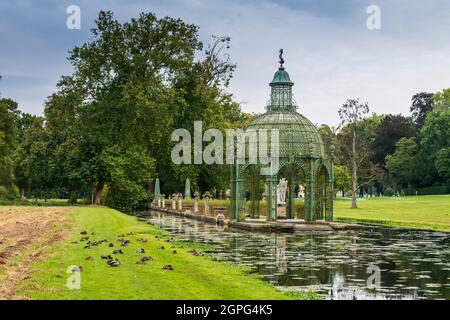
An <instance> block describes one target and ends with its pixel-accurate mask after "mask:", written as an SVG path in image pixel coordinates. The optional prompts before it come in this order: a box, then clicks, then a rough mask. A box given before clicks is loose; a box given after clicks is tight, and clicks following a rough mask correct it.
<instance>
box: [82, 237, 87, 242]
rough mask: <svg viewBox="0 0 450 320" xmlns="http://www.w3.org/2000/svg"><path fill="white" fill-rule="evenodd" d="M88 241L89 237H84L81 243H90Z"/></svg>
mask: <svg viewBox="0 0 450 320" xmlns="http://www.w3.org/2000/svg"><path fill="white" fill-rule="evenodd" d="M88 240H89V237H83V238H81V239H80V242H84V241H88Z"/></svg>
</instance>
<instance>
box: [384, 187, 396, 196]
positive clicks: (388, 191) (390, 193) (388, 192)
mask: <svg viewBox="0 0 450 320" xmlns="http://www.w3.org/2000/svg"><path fill="white" fill-rule="evenodd" d="M394 195H395V191H394V189H392V188H386V189H385V190H384V196H385V197H393V196H394Z"/></svg>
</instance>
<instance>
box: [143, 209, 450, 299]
mask: <svg viewBox="0 0 450 320" xmlns="http://www.w3.org/2000/svg"><path fill="white" fill-rule="evenodd" d="M138 215H139V217H140V219H143V220H145V221H147V222H149V223H151V224H153V225H156V226H160V227H162V228H163V229H166V230H168V231H169V232H170V233H171V234H172V235H174V236H177V237H178V238H179V239H181V240H182V241H192V242H198V243H207V244H213V245H215V248H217V249H214V250H210V251H208V253H209V254H210V256H211V257H212V258H213V259H216V260H221V261H227V262H230V263H238V264H243V265H246V266H247V267H248V268H249V269H250V270H251V272H252V273H255V274H257V275H258V276H259V277H260V278H262V279H263V280H264V281H267V282H269V283H271V284H273V285H275V286H277V287H280V288H281V289H289V290H294V291H295V290H313V291H317V292H319V293H321V294H323V295H324V296H325V297H326V298H327V299H336V300H348V299H353V300H355V299H356V300H363V299H450V281H449V280H450V278H449V271H450V262H449V256H450V234H448V233H442V232H427V231H417V230H406V229H396V228H379V227H366V228H365V229H364V230H362V231H351V232H332V233H307V234H264V233H251V232H246V231H241V230H235V229H227V228H226V227H225V228H224V227H219V226H215V225H211V224H205V223H203V222H200V221H196V220H191V219H186V218H182V217H179V216H175V215H170V214H164V213H160V212H156V211H151V212H145V213H139V214H138ZM377 280H379V282H377Z"/></svg>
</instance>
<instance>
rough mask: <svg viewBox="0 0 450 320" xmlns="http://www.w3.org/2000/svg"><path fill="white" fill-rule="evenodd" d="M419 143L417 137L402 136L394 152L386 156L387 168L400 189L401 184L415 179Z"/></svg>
mask: <svg viewBox="0 0 450 320" xmlns="http://www.w3.org/2000/svg"><path fill="white" fill-rule="evenodd" d="M417 152H418V145H417V143H416V141H415V138H401V139H400V140H399V141H398V142H397V143H396V149H395V152H394V153H393V154H390V155H387V156H386V169H387V170H388V171H389V174H390V176H391V177H392V179H393V181H394V185H395V186H396V189H397V190H398V186H399V184H401V185H405V184H407V183H410V182H411V181H412V180H413V179H414V176H415V174H414V170H413V168H414V166H415V161H416V155H417Z"/></svg>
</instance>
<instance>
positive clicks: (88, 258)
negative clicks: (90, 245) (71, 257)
mask: <svg viewBox="0 0 450 320" xmlns="http://www.w3.org/2000/svg"><path fill="white" fill-rule="evenodd" d="M84 260H90V261H92V260H94V258H92V257H91V256H89V257H86V259H84Z"/></svg>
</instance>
